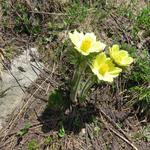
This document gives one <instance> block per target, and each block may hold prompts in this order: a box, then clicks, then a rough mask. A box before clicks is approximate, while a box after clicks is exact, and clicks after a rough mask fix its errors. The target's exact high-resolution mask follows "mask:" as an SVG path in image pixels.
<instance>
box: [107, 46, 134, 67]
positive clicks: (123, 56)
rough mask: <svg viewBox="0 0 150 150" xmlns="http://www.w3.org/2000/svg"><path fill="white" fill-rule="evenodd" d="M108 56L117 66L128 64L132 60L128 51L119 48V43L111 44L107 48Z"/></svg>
mask: <svg viewBox="0 0 150 150" xmlns="http://www.w3.org/2000/svg"><path fill="white" fill-rule="evenodd" d="M109 52H110V57H111V58H112V59H113V60H114V61H115V63H117V64H118V65H119V66H128V65H130V64H131V63H132V62H133V58H132V57H130V56H129V54H128V52H127V51H125V50H119V45H113V46H112V48H109Z"/></svg>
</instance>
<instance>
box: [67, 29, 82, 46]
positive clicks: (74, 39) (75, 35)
mask: <svg viewBox="0 0 150 150" xmlns="http://www.w3.org/2000/svg"><path fill="white" fill-rule="evenodd" d="M83 37H84V34H83V32H81V33H79V32H77V31H76V30H75V31H74V32H73V33H69V38H70V39H71V41H72V43H73V44H74V45H78V44H79V41H80V40H81V39H82V38H83Z"/></svg>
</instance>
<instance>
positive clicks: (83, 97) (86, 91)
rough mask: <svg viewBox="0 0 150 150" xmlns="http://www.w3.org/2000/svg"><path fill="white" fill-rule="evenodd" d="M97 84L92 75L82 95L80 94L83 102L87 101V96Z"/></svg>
mask: <svg viewBox="0 0 150 150" xmlns="http://www.w3.org/2000/svg"><path fill="white" fill-rule="evenodd" d="M94 84H95V76H94V75H92V76H90V77H88V79H87V81H86V83H85V84H84V86H83V88H82V91H81V94H80V99H81V101H83V100H85V98H86V95H87V93H88V91H89V89H90V88H91V87H92V86H93V85H94Z"/></svg>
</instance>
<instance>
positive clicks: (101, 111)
mask: <svg viewBox="0 0 150 150" xmlns="http://www.w3.org/2000/svg"><path fill="white" fill-rule="evenodd" d="M99 111H100V113H101V114H102V115H103V116H104V117H105V119H107V120H108V121H109V123H110V124H111V125H112V126H113V127H114V128H116V129H117V130H119V131H120V132H121V133H122V134H123V135H124V136H125V137H126V138H127V139H128V140H129V141H131V139H130V138H129V137H128V136H127V135H126V133H125V132H124V131H123V130H122V129H121V128H120V127H119V126H118V125H117V124H116V123H115V122H114V121H113V120H112V119H111V118H110V117H109V116H108V115H106V113H105V112H104V111H103V110H101V109H99Z"/></svg>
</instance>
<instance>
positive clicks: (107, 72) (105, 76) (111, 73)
mask: <svg viewBox="0 0 150 150" xmlns="http://www.w3.org/2000/svg"><path fill="white" fill-rule="evenodd" d="M91 68H92V71H93V73H94V74H95V75H97V77H98V79H99V80H103V81H107V82H112V81H113V78H115V77H117V76H118V75H119V73H120V72H121V71H122V69H121V68H118V67H115V65H114V64H113V62H112V60H111V59H110V58H107V57H106V54H105V53H104V52H103V53H100V54H99V55H97V56H96V58H95V60H94V61H93V64H92V67H91Z"/></svg>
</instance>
